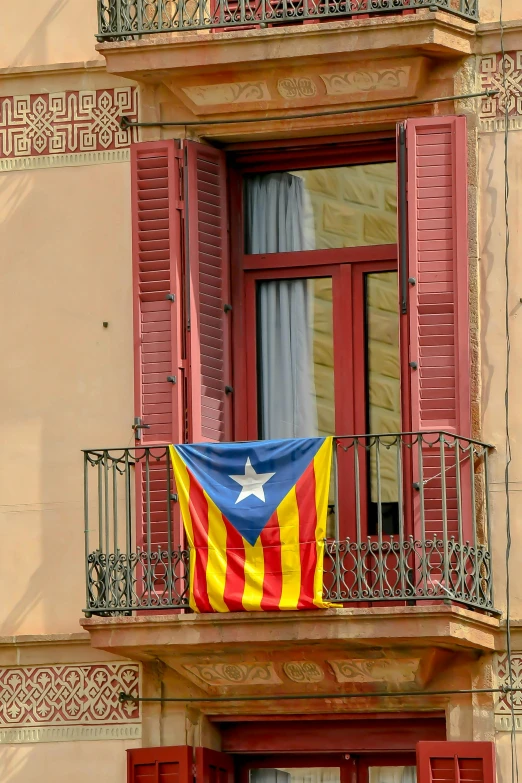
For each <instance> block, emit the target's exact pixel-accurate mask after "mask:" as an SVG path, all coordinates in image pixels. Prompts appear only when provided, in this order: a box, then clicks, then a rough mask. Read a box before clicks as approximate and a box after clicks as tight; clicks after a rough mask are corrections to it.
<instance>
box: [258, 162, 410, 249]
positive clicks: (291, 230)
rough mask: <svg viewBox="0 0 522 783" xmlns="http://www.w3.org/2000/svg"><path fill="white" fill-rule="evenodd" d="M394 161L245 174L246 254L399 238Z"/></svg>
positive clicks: (384, 242)
mask: <svg viewBox="0 0 522 783" xmlns="http://www.w3.org/2000/svg"><path fill="white" fill-rule="evenodd" d="M396 212H397V206H396V164H395V163H372V164H368V165H364V166H338V167H336V168H328V169H310V170H304V171H293V172H283V173H274V174H258V175H255V176H250V177H246V178H245V252H246V253H282V252H287V251H297V250H321V249H326V248H337V247H360V246H362V245H385V244H393V243H395V242H396V241H397V217H396Z"/></svg>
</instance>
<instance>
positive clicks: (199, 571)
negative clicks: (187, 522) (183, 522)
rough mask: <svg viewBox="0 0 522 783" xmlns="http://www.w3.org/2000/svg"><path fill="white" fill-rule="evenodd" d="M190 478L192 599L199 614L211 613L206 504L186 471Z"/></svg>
mask: <svg viewBox="0 0 522 783" xmlns="http://www.w3.org/2000/svg"><path fill="white" fill-rule="evenodd" d="M187 473H188V475H189V478H190V491H189V510H190V516H191V517H192V532H193V535H194V550H195V551H194V552H192V553H191V556H193V557H195V559H196V562H195V566H194V584H193V586H192V597H193V600H194V602H195V604H196V606H197V608H198V609H199V611H200V612H213V611H214V610H213V608H212V606H211V605H210V601H209V599H208V590H207V565H208V502H207V499H206V497H205V495H204V493H203V490H202V489H201V487H200V485H199V483H198V482H197V480H196V479H195V478H194V476H193V475H192V474H191V472H190V470H188V469H187Z"/></svg>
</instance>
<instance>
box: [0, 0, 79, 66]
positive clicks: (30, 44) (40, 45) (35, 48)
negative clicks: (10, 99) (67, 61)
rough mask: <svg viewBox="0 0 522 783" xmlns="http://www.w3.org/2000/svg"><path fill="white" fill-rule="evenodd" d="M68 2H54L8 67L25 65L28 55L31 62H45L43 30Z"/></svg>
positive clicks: (44, 36)
mask: <svg viewBox="0 0 522 783" xmlns="http://www.w3.org/2000/svg"><path fill="white" fill-rule="evenodd" d="M70 2H71V0H56V2H55V3H53V5H52V6H51V8H50V9H49V10H48V12H47V13H46V15H45V16H44V18H43V19H42V21H41V22H40V24H39V25H38V27H37V28H36V30H35V31H34V33H33V34H32V35H31V36H30V38H29V40H28V41H27V43H26V44H25V46H23V47H22V49H20V51H19V52H18V54H17V55H16V57H15V58H14V61H13V62H12V63H9V67H16V66H17V65H25V63H26V58H27V56H28V55H29V54H30V55H31V59H32V61H33V62H35V63H38V62H45V59H46V43H47V41H46V35H45V30H46V28H48V27H49V25H50V24H52V23H53V22H55V21H56V19H57V17H58V16H59V15H60V14H61V12H62V11H63V10H64V9H65V8H66V7H67V6H68V5H69V4H70ZM93 2H94V0H93ZM28 7H29V6H28Z"/></svg>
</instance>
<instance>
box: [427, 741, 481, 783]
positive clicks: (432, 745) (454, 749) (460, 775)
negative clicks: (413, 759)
mask: <svg viewBox="0 0 522 783" xmlns="http://www.w3.org/2000/svg"><path fill="white" fill-rule="evenodd" d="M417 783H495V746H494V743H493V742H418V743H417Z"/></svg>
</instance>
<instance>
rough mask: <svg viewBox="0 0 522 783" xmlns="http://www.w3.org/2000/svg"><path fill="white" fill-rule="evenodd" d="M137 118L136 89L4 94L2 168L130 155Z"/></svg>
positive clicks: (0, 119) (0, 137)
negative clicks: (126, 122) (126, 123)
mask: <svg viewBox="0 0 522 783" xmlns="http://www.w3.org/2000/svg"><path fill="white" fill-rule="evenodd" d="M124 115H125V116H126V117H128V118H129V119H130V120H138V90H137V88H136V87H114V88H110V89H103V90H72V91H67V92H59V93H51V94H48V93H45V94H37V95H12V96H9V97H4V98H0V171H6V170H9V169H26V168H44V167H54V166H70V165H75V166H77V165H81V164H82V163H83V164H89V163H108V162H111V161H120V160H128V159H129V147H130V144H131V142H132V141H137V139H138V136H137V129H136V128H126V129H123V128H121V126H120V120H121V117H122V116H124Z"/></svg>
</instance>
